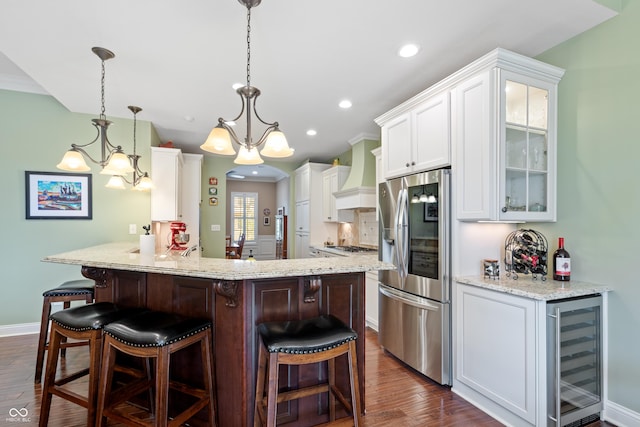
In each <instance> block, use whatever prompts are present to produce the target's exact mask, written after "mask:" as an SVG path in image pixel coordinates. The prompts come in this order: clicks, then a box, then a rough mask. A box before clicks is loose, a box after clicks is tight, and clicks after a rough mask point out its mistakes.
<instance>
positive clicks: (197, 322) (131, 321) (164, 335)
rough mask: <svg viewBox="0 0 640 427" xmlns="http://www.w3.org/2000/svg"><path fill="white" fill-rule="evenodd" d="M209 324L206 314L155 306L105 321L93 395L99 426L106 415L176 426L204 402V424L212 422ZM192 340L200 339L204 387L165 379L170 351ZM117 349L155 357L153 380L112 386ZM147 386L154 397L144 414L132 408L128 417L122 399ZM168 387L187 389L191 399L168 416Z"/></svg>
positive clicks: (127, 421) (136, 422)
mask: <svg viewBox="0 0 640 427" xmlns="http://www.w3.org/2000/svg"><path fill="white" fill-rule="evenodd" d="M211 329H212V328H211V322H210V321H209V320H203V319H196V318H190V317H184V316H180V315H177V314H171V313H165V312H160V311H148V312H145V313H141V314H140V315H137V316H133V317H129V318H126V319H122V320H120V321H117V322H113V323H110V324H109V325H107V326H106V327H105V329H104V332H105V338H104V345H103V356H102V358H103V365H102V371H101V375H100V385H99V395H98V410H97V423H98V426H102V425H105V424H106V422H105V421H106V418H111V419H113V420H116V421H118V422H120V423H122V424H125V425H130V426H141V425H149V426H179V425H181V424H184V423H185V422H186V421H188V420H189V419H190V418H191V417H193V416H194V415H195V414H197V413H198V412H200V411H201V410H202V409H204V408H207V409H208V420H207V425H210V426H215V425H216V398H215V379H214V370H213V353H212V351H211V345H212V336H211ZM196 343H199V344H200V355H201V361H202V376H203V383H204V386H203V388H200V387H195V386H193V385H191V384H183V383H179V382H177V381H172V380H171V379H170V372H169V371H170V364H171V355H172V354H173V353H175V352H177V351H179V350H182V349H183V348H186V347H188V346H191V345H193V344H196ZM118 351H119V352H123V353H126V354H128V355H130V356H135V357H141V358H147V359H148V358H154V359H156V363H155V375H154V376H155V381H154V382H152V381H151V380H150V381H148V382H147V383H146V384H143V385H142V386H140V387H139V386H137V385H136V386H135V387H125V388H124V389H120V390H117V391H116V392H115V393H114V392H111V386H112V381H113V367H114V363H115V358H116V353H117V352H118ZM150 388H151V389H153V390H154V391H155V399H154V402H153V403H152V405H151V408H150V409H149V411H148V413H146V414H144V416H145V417H146V418H142V415H140V414H136V418H135V419H134V418H132V414H131V412H130V411H129V412H127V411H126V409H127V407H128V406H130V405H129V404H128V403H127V400H129V399H130V398H132V397H134V396H137V395H138V394H140V393H142V392H143V391H146V390H149V389H150ZM169 389H173V390H177V391H179V392H180V393H184V394H188V395H191V396H193V397H195V402H194V403H193V404H191V406H189V407H188V408H186V409H184V410H183V411H182V412H181V413H179V414H171V418H169V410H170V408H169ZM138 412H140V411H138ZM153 412H155V413H153ZM138 416H140V417H138Z"/></svg>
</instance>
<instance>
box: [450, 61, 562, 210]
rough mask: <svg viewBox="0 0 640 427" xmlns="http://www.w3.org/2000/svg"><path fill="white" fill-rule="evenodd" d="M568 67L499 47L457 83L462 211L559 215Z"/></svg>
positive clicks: (456, 127) (455, 102)
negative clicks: (560, 137) (561, 105)
mask: <svg viewBox="0 0 640 427" xmlns="http://www.w3.org/2000/svg"><path fill="white" fill-rule="evenodd" d="M563 73H564V71H563V70H561V69H559V68H556V67H553V66H550V65H548V64H544V63H541V62H539V61H536V60H533V59H531V58H527V57H523V56H520V55H516V54H514V53H511V52H508V51H504V50H499V51H498V52H496V54H495V57H494V62H490V63H489V64H487V65H486V66H485V67H484V69H481V70H475V72H474V73H473V75H471V76H469V77H467V78H466V79H464V81H462V82H461V83H460V84H458V85H457V86H456V87H455V88H454V89H453V91H452V94H453V96H452V111H453V123H454V126H453V133H452V135H453V139H454V141H455V147H456V148H455V162H454V165H455V172H456V176H457V178H456V184H455V194H456V196H455V197H456V215H457V218H458V219H460V220H468V221H523V222H526V221H536V222H539V221H555V220H556V141H557V140H556V137H557V136H556V127H557V124H556V117H557V111H556V108H557V87H558V82H559V80H560V78H561V77H562V75H563Z"/></svg>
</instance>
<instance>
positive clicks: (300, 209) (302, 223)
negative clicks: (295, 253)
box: [296, 200, 309, 233]
mask: <svg viewBox="0 0 640 427" xmlns="http://www.w3.org/2000/svg"><path fill="white" fill-rule="evenodd" d="M296 232H305V233H308V232H309V200H305V201H303V202H297V203H296Z"/></svg>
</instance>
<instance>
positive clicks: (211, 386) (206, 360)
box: [200, 329, 218, 427]
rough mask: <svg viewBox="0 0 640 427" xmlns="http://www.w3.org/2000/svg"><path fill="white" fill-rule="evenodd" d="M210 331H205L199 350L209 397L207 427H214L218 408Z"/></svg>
mask: <svg viewBox="0 0 640 427" xmlns="http://www.w3.org/2000/svg"><path fill="white" fill-rule="evenodd" d="M211 341H212V338H211V329H209V330H207V331H206V333H205V336H204V338H203V340H202V341H200V349H201V354H202V372H203V374H204V388H205V390H206V392H207V395H208V396H209V425H210V426H212V427H216V426H217V425H218V424H217V423H216V417H217V415H218V406H217V402H216V400H217V399H216V390H215V387H216V381H215V366H214V363H213V353H212V352H211V344H212V343H211Z"/></svg>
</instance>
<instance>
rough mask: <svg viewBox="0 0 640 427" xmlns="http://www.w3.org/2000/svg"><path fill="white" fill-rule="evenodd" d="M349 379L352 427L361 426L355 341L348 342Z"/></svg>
mask: <svg viewBox="0 0 640 427" xmlns="http://www.w3.org/2000/svg"><path fill="white" fill-rule="evenodd" d="M347 354H348V357H349V378H350V383H351V384H350V385H351V410H352V411H353V425H354V427H358V426H361V425H362V410H361V405H360V383H359V379H358V358H357V357H356V341H355V340H353V341H349V352H348V353H347Z"/></svg>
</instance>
